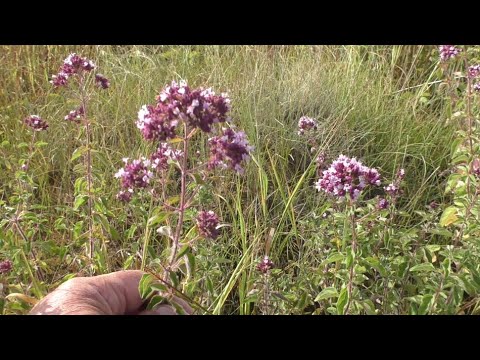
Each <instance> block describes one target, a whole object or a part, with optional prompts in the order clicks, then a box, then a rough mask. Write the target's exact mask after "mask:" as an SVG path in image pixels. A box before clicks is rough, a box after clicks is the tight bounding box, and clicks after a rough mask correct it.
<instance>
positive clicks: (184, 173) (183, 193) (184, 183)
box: [168, 123, 188, 269]
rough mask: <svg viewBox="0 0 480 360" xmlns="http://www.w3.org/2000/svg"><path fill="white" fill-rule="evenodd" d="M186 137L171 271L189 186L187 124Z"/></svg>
mask: <svg viewBox="0 0 480 360" xmlns="http://www.w3.org/2000/svg"><path fill="white" fill-rule="evenodd" d="M183 130H184V134H185V135H184V136H185V138H184V139H183V158H182V166H181V184H180V208H179V214H178V222H177V228H176V229H175V234H174V237H173V244H172V255H171V257H170V264H169V267H168V268H169V269H171V267H172V265H173V263H174V261H175V257H176V256H177V252H178V243H179V241H180V235H181V232H182V228H183V218H184V214H185V199H186V192H187V191H186V186H187V173H188V172H187V158H188V126H187V124H186V123H184V125H183Z"/></svg>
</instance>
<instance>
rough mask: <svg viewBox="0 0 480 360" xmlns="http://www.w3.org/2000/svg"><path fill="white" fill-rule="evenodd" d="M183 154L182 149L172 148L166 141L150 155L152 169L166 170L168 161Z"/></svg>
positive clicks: (178, 158)
mask: <svg viewBox="0 0 480 360" xmlns="http://www.w3.org/2000/svg"><path fill="white" fill-rule="evenodd" d="M182 156H183V151H181V150H176V149H173V148H172V147H171V146H170V145H168V144H166V143H162V144H160V146H159V147H158V149H157V151H156V152H155V153H154V154H153V155H152V156H151V157H150V160H151V165H152V169H155V170H157V171H160V170H167V168H168V161H169V160H173V161H177V160H180V158H181V157H182Z"/></svg>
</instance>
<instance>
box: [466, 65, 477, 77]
mask: <svg viewBox="0 0 480 360" xmlns="http://www.w3.org/2000/svg"><path fill="white" fill-rule="evenodd" d="M478 75H480V65H472V66H470V67H469V68H468V76H469V77H471V78H476V77H478Z"/></svg>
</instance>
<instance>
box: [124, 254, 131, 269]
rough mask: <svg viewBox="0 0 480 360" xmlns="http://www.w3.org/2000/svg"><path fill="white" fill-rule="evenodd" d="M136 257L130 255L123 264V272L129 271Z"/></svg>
mask: <svg viewBox="0 0 480 360" xmlns="http://www.w3.org/2000/svg"><path fill="white" fill-rule="evenodd" d="M133 259H134V256H133V255H130V256H129V257H128V258H127V259H126V260H125V262H124V263H123V270H127V269H128V268H129V267H130V265H132V263H133Z"/></svg>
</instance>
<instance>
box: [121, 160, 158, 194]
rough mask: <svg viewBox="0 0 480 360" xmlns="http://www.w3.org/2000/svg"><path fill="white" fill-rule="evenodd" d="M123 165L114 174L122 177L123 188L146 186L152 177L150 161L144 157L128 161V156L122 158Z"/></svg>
mask: <svg viewBox="0 0 480 360" xmlns="http://www.w3.org/2000/svg"><path fill="white" fill-rule="evenodd" d="M123 162H124V163H125V166H124V167H123V168H121V169H120V170H119V171H118V172H117V173H116V174H115V177H116V178H121V179H122V187H123V188H124V189H132V190H133V189H134V188H146V187H147V186H148V184H149V183H150V179H151V178H152V177H153V173H152V172H151V171H150V167H151V162H150V160H147V159H145V158H142V159H140V160H133V161H132V162H129V159H128V158H125V159H123Z"/></svg>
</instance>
